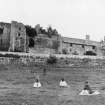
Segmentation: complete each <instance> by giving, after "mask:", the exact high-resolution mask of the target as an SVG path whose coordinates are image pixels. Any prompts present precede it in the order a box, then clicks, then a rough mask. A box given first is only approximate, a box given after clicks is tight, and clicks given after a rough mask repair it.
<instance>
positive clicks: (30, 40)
mask: <svg viewBox="0 0 105 105" xmlns="http://www.w3.org/2000/svg"><path fill="white" fill-rule="evenodd" d="M34 44H35V42H34V39H32V38H30V39H29V45H28V46H29V47H30V48H32V47H34Z"/></svg>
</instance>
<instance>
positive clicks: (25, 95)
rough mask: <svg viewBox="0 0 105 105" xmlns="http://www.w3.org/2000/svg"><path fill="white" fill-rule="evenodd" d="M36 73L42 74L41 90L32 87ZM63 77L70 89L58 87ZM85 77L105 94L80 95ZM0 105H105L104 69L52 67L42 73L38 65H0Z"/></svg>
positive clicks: (92, 85)
mask: <svg viewBox="0 0 105 105" xmlns="http://www.w3.org/2000/svg"><path fill="white" fill-rule="evenodd" d="M33 72H36V73H38V74H39V75H40V81H41V83H42V85H43V86H42V87H41V88H39V89H36V88H33V83H34V81H35V76H34V74H33ZM62 77H64V78H65V79H66V80H67V82H68V84H69V85H70V88H60V87H59V81H60V79H61V78H62ZM86 80H88V81H89V84H90V86H91V87H92V88H93V89H98V90H99V91H100V92H101V93H102V94H100V95H97V96H79V92H80V91H81V90H82V88H83V86H84V82H85V81H86ZM0 105H105V69H104V68H99V69H97V70H96V69H95V68H89V67H88V68H87V67H79V68H78V67H65V68H56V67H52V68H47V75H43V69H41V68H39V67H34V66H31V67H25V66H19V65H6V66H4V65H0Z"/></svg>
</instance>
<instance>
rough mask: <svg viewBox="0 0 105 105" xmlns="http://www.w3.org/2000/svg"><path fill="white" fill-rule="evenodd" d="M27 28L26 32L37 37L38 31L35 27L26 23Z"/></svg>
mask: <svg viewBox="0 0 105 105" xmlns="http://www.w3.org/2000/svg"><path fill="white" fill-rule="evenodd" d="M25 28H26V34H27V35H28V36H29V37H35V36H37V32H36V30H35V28H32V27H31V26H29V25H26V26H25Z"/></svg>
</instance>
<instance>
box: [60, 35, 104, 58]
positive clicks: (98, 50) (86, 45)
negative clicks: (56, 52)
mask: <svg viewBox="0 0 105 105" xmlns="http://www.w3.org/2000/svg"><path fill="white" fill-rule="evenodd" d="M104 42H105V40H104ZM60 45H61V53H63V52H62V51H63V50H66V52H67V54H70V55H84V54H86V53H87V52H88V51H91V52H93V53H95V54H96V55H98V56H102V55H103V52H104V51H105V48H104V47H103V49H102V45H103V44H101V43H100V42H97V41H92V40H90V36H89V35H86V39H77V38H68V37H62V40H61V44H60Z"/></svg>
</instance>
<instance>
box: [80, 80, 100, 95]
mask: <svg viewBox="0 0 105 105" xmlns="http://www.w3.org/2000/svg"><path fill="white" fill-rule="evenodd" d="M97 94H99V92H98V91H93V90H92V89H91V88H90V86H89V85H88V82H85V86H84V89H83V90H82V91H81V92H80V95H97Z"/></svg>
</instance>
